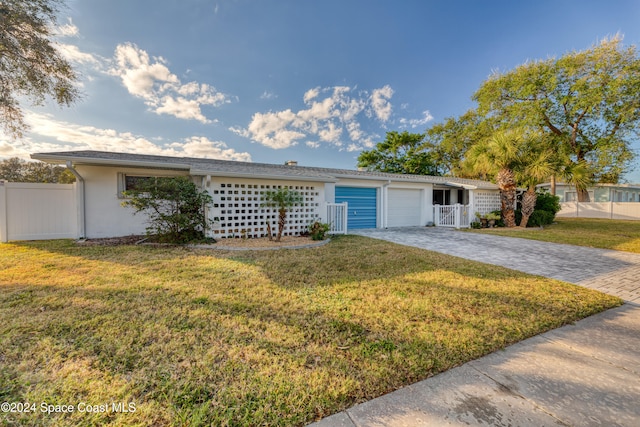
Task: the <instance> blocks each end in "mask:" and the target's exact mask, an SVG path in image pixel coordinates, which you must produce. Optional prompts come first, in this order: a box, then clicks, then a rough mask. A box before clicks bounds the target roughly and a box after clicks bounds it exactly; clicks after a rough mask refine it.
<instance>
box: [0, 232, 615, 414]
mask: <svg viewBox="0 0 640 427" xmlns="http://www.w3.org/2000/svg"><path fill="white" fill-rule="evenodd" d="M621 303H622V302H621V300H619V299H617V298H614V297H611V296H607V295H604V294H600V293H598V292H595V291H591V290H588V289H584V288H580V287H577V286H574V285H570V284H566V283H562V282H558V281H554V280H547V279H542V278H539V277H533V276H529V275H526V274H522V273H518V272H514V271H510V270H507V269H503V268H500V267H496V266H487V265H483V264H479V263H476V262H472V261H465V260H461V259H459V258H453V257H448V256H445V255H440V254H437V253H433V252H427V251H424V250H420V249H415V248H408V247H403V246H398V245H394V244H392V243H387V242H383V241H379V240H373V239H367V238H364V237H357V236H343V237H340V238H336V239H335V240H334V241H333V242H331V243H329V244H328V245H325V246H323V247H320V248H314V249H304V250H283V251H263V252H258V251H254V252H215V251H207V250H190V249H184V248H153V247H140V246H121V247H78V246H76V245H75V244H74V243H72V242H70V241H51V242H34V243H20V244H4V245H1V246H0V402H23V403H24V402H27V403H36V405H37V406H36V411H35V413H22V414H19V413H15V412H14V413H11V412H9V413H6V412H2V413H0V419H2V420H3V421H2V422H3V423H4V424H6V425H29V426H32V425H42V426H45V425H46V426H76V425H83V426H91V425H95V426H104V425H140V426H147V425H154V426H169V425H171V426H174V425H175V426H187V425H194V426H199V425H216V426H225V425H235V426H252V425H286V426H290V425H304V424H306V423H308V422H311V421H314V420H317V419H319V418H321V417H325V416H328V415H330V414H332V413H335V412H338V411H341V410H344V409H346V408H348V407H350V406H352V405H354V404H356V403H358V402H362V401H365V400H368V399H372V398H374V397H377V396H380V395H382V394H384V393H387V392H390V391H393V390H395V389H397V388H399V387H402V386H405V385H407V384H411V383H414V382H416V381H419V380H422V379H424V378H427V377H429V376H432V375H435V374H436V373H438V372H442V371H444V370H447V369H449V368H451V367H454V366H457V365H460V364H462V363H464V362H466V361H469V360H472V359H475V358H477V357H479V356H482V355H484V354H487V353H489V352H492V351H495V350H497V349H500V348H503V347H505V346H507V345H509V344H511V343H514V342H516V341H519V340H522V339H524V338H527V337H530V336H532V335H535V334H538V333H540V332H543V331H546V330H549V329H552V328H555V327H558V326H561V325H563V324H566V323H570V322H573V321H575V320H577V319H579V318H582V317H585V316H588V315H591V314H594V313H596V312H599V311H602V310H604V309H607V308H610V307H614V306H617V305H619V304H621ZM42 403H44V404H45V406H44V407H43V406H41V405H42ZM80 403H82V404H83V405H82V406H81V407H79V406H78V405H79V404H80ZM46 405H52V406H46ZM55 405H74V406H73V407H74V409H75V411H74V412H72V413H55V414H46V413H43V412H42V409H43V408H54V409H58V410H62V409H69V408H68V407H67V408H64V407H62V406H57V407H56V406H55ZM80 408H82V409H80ZM87 408H90V409H91V410H92V411H91V412H87ZM125 408H126V409H128V410H129V412H123V411H122V409H125ZM102 409H104V410H102ZM131 409H133V411H131Z"/></svg>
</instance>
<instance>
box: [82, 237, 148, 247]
mask: <svg viewBox="0 0 640 427" xmlns="http://www.w3.org/2000/svg"><path fill="white" fill-rule="evenodd" d="M146 240H147V236H133V235H132V236H122V237H108V238H101V239H82V240H78V241H77V242H76V243H77V244H78V245H82V246H120V245H137V244H140V243H143V242H145V241H146Z"/></svg>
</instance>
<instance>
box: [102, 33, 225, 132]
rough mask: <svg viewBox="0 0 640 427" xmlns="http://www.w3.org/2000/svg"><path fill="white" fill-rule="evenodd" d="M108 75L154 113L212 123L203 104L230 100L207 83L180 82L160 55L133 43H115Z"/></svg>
mask: <svg viewBox="0 0 640 427" xmlns="http://www.w3.org/2000/svg"><path fill="white" fill-rule="evenodd" d="M109 73H110V74H111V75H114V76H117V77H119V78H120V79H121V81H122V84H123V85H124V86H125V87H126V88H127V90H128V91H129V93H130V94H132V95H133V96H135V97H138V98H141V99H143V100H144V102H145V104H146V105H147V106H148V107H149V108H150V109H151V111H153V112H155V113H156V114H168V115H172V116H174V117H177V118H179V119H186V120H197V121H199V122H201V123H211V120H209V119H208V118H207V117H206V116H205V115H204V114H203V113H202V109H201V107H202V106H203V105H211V106H214V107H217V106H220V105H222V104H224V103H227V102H230V101H229V99H228V98H227V96H226V95H225V94H223V93H221V92H218V91H217V90H216V88H214V87H213V86H210V85H208V84H206V83H198V82H189V83H182V82H181V81H180V79H179V78H178V76H176V75H175V74H174V73H172V72H171V70H169V67H168V66H167V61H166V60H165V59H164V58H162V57H154V58H151V57H149V54H148V53H147V52H146V51H144V50H142V49H140V48H139V47H138V46H136V45H135V44H132V43H125V44H120V45H118V46H117V47H116V50H115V54H114V64H113V66H112V67H111V69H110V70H109Z"/></svg>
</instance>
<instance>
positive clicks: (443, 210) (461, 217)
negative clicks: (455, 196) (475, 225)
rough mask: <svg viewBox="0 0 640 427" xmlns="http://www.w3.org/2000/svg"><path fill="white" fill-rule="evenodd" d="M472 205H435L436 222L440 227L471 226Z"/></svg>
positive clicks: (434, 215)
mask: <svg viewBox="0 0 640 427" xmlns="http://www.w3.org/2000/svg"><path fill="white" fill-rule="evenodd" d="M470 213H471V207H470V206H469V205H460V204H456V205H435V206H434V207H433V219H434V221H433V222H434V223H435V225H436V226H438V227H455V228H467V227H469V223H470V219H469V214H470Z"/></svg>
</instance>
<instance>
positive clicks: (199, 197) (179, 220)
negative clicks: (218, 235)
mask: <svg viewBox="0 0 640 427" xmlns="http://www.w3.org/2000/svg"><path fill="white" fill-rule="evenodd" d="M123 194H124V196H125V197H127V198H129V199H128V200H126V201H124V202H122V205H123V206H129V207H132V208H134V209H135V212H134V214H137V213H139V212H145V213H146V214H147V215H148V217H149V226H148V227H147V234H150V235H156V236H157V237H158V239H159V240H160V241H162V242H168V243H186V242H190V241H193V240H202V239H204V238H205V230H206V228H207V226H208V225H209V224H210V223H211V221H210V220H209V219H208V218H207V217H206V213H205V208H206V206H208V205H210V204H211V203H212V202H213V199H212V198H211V196H210V195H209V193H208V192H206V191H199V190H198V188H197V187H196V185H195V184H194V183H193V182H191V181H190V180H189V178H187V177H183V176H181V177H161V178H149V179H147V180H141V181H139V183H137V184H136V189H135V190H130V191H125V192H124V193H123Z"/></svg>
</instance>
